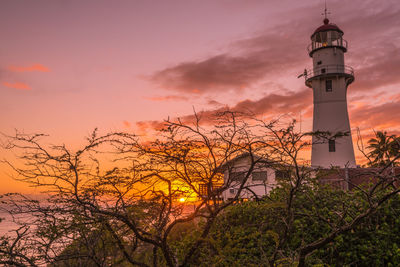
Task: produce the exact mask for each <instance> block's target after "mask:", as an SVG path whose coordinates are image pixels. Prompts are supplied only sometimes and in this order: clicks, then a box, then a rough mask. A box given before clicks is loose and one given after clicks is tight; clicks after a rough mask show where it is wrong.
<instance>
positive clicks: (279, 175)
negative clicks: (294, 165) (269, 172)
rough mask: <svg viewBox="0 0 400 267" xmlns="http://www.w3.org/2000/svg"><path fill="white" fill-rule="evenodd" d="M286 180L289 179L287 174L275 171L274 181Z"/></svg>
mask: <svg viewBox="0 0 400 267" xmlns="http://www.w3.org/2000/svg"><path fill="white" fill-rule="evenodd" d="M287 178H289V172H287V171H280V170H276V171H275V179H287Z"/></svg>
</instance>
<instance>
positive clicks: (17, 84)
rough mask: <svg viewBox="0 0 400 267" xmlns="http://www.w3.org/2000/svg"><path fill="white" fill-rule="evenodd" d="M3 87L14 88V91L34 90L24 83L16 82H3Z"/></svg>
mask: <svg viewBox="0 0 400 267" xmlns="http://www.w3.org/2000/svg"><path fill="white" fill-rule="evenodd" d="M3 85H4V86H6V87H8V88H12V89H18V90H31V89H32V88H31V87H30V86H29V85H27V84H25V83H22V82H15V83H9V82H3Z"/></svg>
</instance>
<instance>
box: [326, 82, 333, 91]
mask: <svg viewBox="0 0 400 267" xmlns="http://www.w3.org/2000/svg"><path fill="white" fill-rule="evenodd" d="M325 90H326V91H327V92H332V80H326V81H325Z"/></svg>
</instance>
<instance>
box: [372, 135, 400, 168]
mask: <svg viewBox="0 0 400 267" xmlns="http://www.w3.org/2000/svg"><path fill="white" fill-rule="evenodd" d="M367 148H368V149H370V152H369V153H368V156H369V157H370V158H371V159H372V160H371V162H370V163H369V165H370V166H373V167H382V166H385V165H387V164H389V163H390V162H391V161H392V160H394V159H396V157H397V155H398V154H399V151H400V137H396V136H395V135H388V134H387V132H386V131H384V132H382V131H377V132H376V133H375V138H371V139H370V140H369V141H368V147H367ZM393 165H394V164H393Z"/></svg>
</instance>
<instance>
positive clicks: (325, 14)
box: [321, 0, 331, 19]
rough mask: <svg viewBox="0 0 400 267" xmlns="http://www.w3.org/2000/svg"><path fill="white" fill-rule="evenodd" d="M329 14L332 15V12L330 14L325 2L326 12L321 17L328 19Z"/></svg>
mask: <svg viewBox="0 0 400 267" xmlns="http://www.w3.org/2000/svg"><path fill="white" fill-rule="evenodd" d="M328 14H331V12H328V8H327V7H326V0H325V10H324V13H322V14H321V15H324V16H325V18H326V19H327V18H328Z"/></svg>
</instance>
